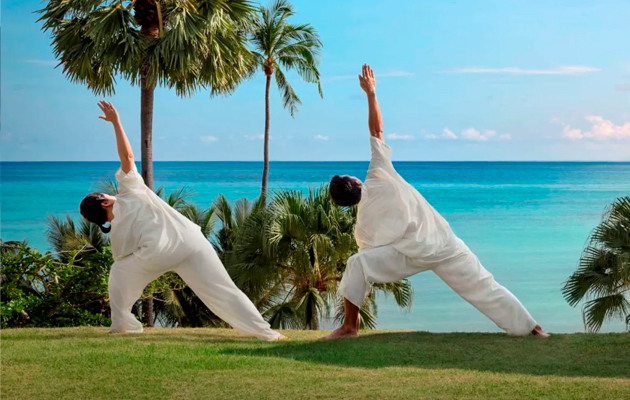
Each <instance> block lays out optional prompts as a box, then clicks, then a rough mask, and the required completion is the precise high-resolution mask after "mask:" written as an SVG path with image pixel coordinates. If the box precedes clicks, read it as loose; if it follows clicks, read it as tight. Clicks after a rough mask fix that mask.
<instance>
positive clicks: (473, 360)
mask: <svg viewBox="0 0 630 400" xmlns="http://www.w3.org/2000/svg"><path fill="white" fill-rule="evenodd" d="M289 335H290V334H289ZM222 352H223V353H224V354H239V355H246V356H258V357H276V358H286V359H291V360H297V361H303V362H308V363H319V364H327V365H337V366H344V367H358V368H368V369H375V368H385V367H413V368H427V369H440V368H457V369H462V370H475V371H485V372H496V373H520V374H529V375H556V376H575V377H578V376H592V377H609V378H630V361H629V360H630V334H600V335H583V334H574V335H553V336H552V337H551V338H550V339H547V340H544V339H539V338H535V337H525V338H515V337H509V336H506V335H502V334H479V333H452V334H431V333H425V332H408V333H402V332H401V333H379V334H369V335H365V336H361V337H359V338H356V339H344V340H338V341H325V342H324V341H315V342H313V341H308V342H283V343H277V344H275V345H274V346H273V347H267V348H260V349H242V348H227V349H224V350H223V351H222Z"/></svg>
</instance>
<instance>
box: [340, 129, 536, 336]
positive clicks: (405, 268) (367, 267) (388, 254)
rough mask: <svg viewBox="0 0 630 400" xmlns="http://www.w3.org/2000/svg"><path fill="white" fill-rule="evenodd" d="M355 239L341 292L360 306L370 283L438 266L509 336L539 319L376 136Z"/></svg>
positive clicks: (441, 274) (523, 331)
mask: <svg viewBox="0 0 630 400" xmlns="http://www.w3.org/2000/svg"><path fill="white" fill-rule="evenodd" d="M371 147H372V159H371V162H370V167H369V169H368V173H367V177H366V179H365V182H364V183H363V189H362V198H361V201H360V203H359V206H358V207H359V210H358V216H357V224H356V228H355V237H356V241H357V244H358V245H359V253H357V254H355V255H354V256H352V257H350V259H349V260H348V264H347V267H346V272H345V273H344V276H343V278H342V281H341V283H340V286H339V293H340V294H341V295H342V296H343V297H345V298H346V299H348V300H349V301H350V302H351V303H353V304H354V305H356V306H358V307H360V306H361V304H362V303H363V300H364V299H365V297H366V296H367V295H368V294H369V292H370V283H371V282H377V283H389V282H395V281H398V280H401V279H405V278H408V277H410V276H412V275H415V274H417V273H419V272H422V271H426V270H432V271H433V272H435V273H436V274H437V275H438V276H439V277H440V278H441V279H442V280H444V281H445V282H446V284H448V285H449V286H450V287H451V288H452V289H453V290H454V291H455V292H457V293H458V294H459V295H460V296H462V297H463V298H464V299H465V300H467V301H468V302H469V303H471V304H472V305H473V306H475V307H476V308H477V309H478V310H479V311H481V312H482V313H484V314H485V315H486V316H487V317H489V318H490V319H491V320H492V321H494V322H495V323H496V324H497V325H498V326H499V327H500V328H502V329H504V330H505V331H507V333H508V334H513V335H526V334H529V333H530V332H531V331H532V330H533V329H534V327H535V326H536V322H535V321H534V319H533V318H532V317H531V315H530V314H529V313H528V312H527V310H526V309H525V307H523V305H522V304H521V303H520V302H519V301H518V299H517V298H516V297H514V295H513V294H512V293H510V292H509V291H508V290H507V289H506V288H504V287H503V286H501V285H499V284H498V283H497V282H496V281H495V280H494V278H493V276H492V275H491V274H490V273H489V272H488V271H487V270H486V269H485V268H484V267H483V266H482V265H481V263H480V262H479V260H478V259H477V257H476V256H475V255H474V253H472V251H470V249H469V248H468V247H467V246H466V245H465V244H464V242H463V241H462V240H461V239H459V238H458V237H457V236H456V235H455V233H454V232H453V230H452V229H451V227H450V225H449V224H448V222H446V220H445V219H444V218H443V217H442V216H441V215H440V214H439V213H438V212H437V211H436V210H435V209H434V208H433V207H432V206H431V205H430V204H429V203H428V202H427V201H426V199H425V198H424V197H423V196H422V195H421V194H420V193H419V192H418V191H417V190H416V189H415V188H414V187H413V186H411V185H410V184H409V183H407V182H406V181H405V180H404V179H403V178H402V177H401V176H400V175H399V174H398V173H397V172H396V170H395V169H394V166H393V164H392V161H391V154H392V151H391V148H390V147H389V146H388V145H386V144H385V143H384V142H382V141H381V140H379V139H377V138H374V137H372V138H371Z"/></svg>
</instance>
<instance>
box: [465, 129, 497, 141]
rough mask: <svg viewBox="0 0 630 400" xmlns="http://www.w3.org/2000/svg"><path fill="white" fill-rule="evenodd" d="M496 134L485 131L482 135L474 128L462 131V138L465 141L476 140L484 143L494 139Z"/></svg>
mask: <svg viewBox="0 0 630 400" xmlns="http://www.w3.org/2000/svg"><path fill="white" fill-rule="evenodd" d="M496 134H497V133H496V132H495V131H485V132H484V133H480V132H479V131H478V130H476V129H474V128H468V129H464V130H463V131H462V138H463V139H467V140H476V141H481V142H485V141H487V140H489V139H492V138H493V137H495V136H496Z"/></svg>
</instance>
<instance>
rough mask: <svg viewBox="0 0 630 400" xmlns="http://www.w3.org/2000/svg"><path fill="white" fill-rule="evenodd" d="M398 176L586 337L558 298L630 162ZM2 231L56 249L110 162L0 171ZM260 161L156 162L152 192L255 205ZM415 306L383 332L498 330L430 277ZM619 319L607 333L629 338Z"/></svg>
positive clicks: (548, 312) (276, 168)
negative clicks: (55, 224)
mask: <svg viewBox="0 0 630 400" xmlns="http://www.w3.org/2000/svg"><path fill="white" fill-rule="evenodd" d="M394 164H395V166H396V168H397V170H398V171H399V173H400V174H401V175H402V176H403V177H404V178H405V179H406V180H407V181H408V182H409V183H411V184H412V185H414V186H415V187H416V188H417V189H418V190H419V191H420V192H421V193H422V194H423V195H424V196H425V197H426V198H427V200H428V201H429V202H431V204H433V206H434V207H435V208H436V209H437V210H438V211H439V212H440V213H442V215H444V216H445V217H446V219H447V220H448V221H449V223H450V224H451V226H452V227H453V229H454V230H455V232H456V233H457V235H458V236H460V237H461V238H462V239H463V240H464V241H465V242H466V243H467V244H468V246H469V247H470V248H471V249H472V250H473V251H474V252H475V253H476V254H477V255H478V256H479V258H480V260H481V261H482V263H483V264H484V265H485V267H486V268H487V269H488V270H489V271H490V272H491V273H493V275H494V276H495V278H496V279H497V281H498V282H499V283H501V284H502V285H504V286H506V287H507V288H508V289H510V290H511V291H512V292H513V293H514V294H515V295H516V296H517V297H518V298H519V299H520V300H521V302H522V303H523V304H524V305H525V306H526V307H527V308H528V309H529V311H530V312H531V314H532V315H533V316H534V318H536V319H537V320H538V322H539V323H540V324H541V325H542V326H543V327H544V328H546V329H547V330H549V331H551V332H580V331H583V330H584V329H583V324H582V317H581V312H580V308H579V307H578V308H577V309H574V308H571V307H569V306H568V305H567V303H566V302H565V301H564V299H563V298H562V295H561V288H562V285H563V282H564V281H565V280H566V278H567V277H568V276H569V275H570V274H571V273H572V271H574V270H575V267H576V265H577V262H578V259H579V257H580V254H581V252H582V249H583V247H584V245H585V243H586V240H587V239H588V236H589V234H590V232H591V230H592V229H593V228H594V227H595V226H596V225H597V223H598V222H599V221H600V220H601V216H602V212H603V211H604V210H605V208H606V207H607V206H608V204H610V203H611V202H612V201H613V200H614V199H615V198H617V197H620V196H626V195H629V194H630V163H564V162H557V163H545V162H531V163H530V162H397V163H394ZM367 166H368V163H367V162H274V163H272V164H271V175H270V189H271V190H285V189H295V190H304V191H306V190H308V188H309V187H319V186H320V185H321V184H322V183H325V182H327V181H328V180H329V179H330V177H331V176H333V175H334V174H350V175H356V176H358V177H360V178H363V177H364V176H365V172H366V170H367ZM0 168H1V187H0V190H1V192H0V207H1V221H0V222H1V225H0V235H1V237H2V239H3V240H5V241H7V240H23V239H28V241H29V243H30V244H31V245H32V246H34V247H36V248H38V249H39V250H40V251H46V250H49V249H50V247H49V245H48V244H47V243H46V240H45V227H46V225H45V222H46V219H47V217H48V216H49V215H56V216H59V217H65V215H66V214H69V215H71V216H72V217H74V218H75V219H76V220H78V218H79V213H78V205H79V202H80V201H81V199H82V198H83V196H84V195H85V194H86V193H88V192H90V191H92V190H93V189H94V188H95V187H96V185H97V184H98V183H99V182H100V181H103V180H109V179H113V176H114V173H115V172H116V168H117V163H114V162H24V163H7V162H3V163H1V164H0ZM261 171H262V164H261V163H258V162H156V163H155V184H156V187H157V186H158V185H164V187H165V188H166V190H167V191H168V190H172V189H177V188H180V187H182V186H186V187H188V188H190V189H191V190H192V191H194V193H195V194H196V196H195V197H193V198H192V200H193V201H194V202H196V203H197V204H199V205H202V206H209V205H210V204H211V203H212V201H213V200H214V199H215V198H216V196H217V195H219V194H221V193H222V194H224V195H225V196H226V197H227V198H229V199H230V200H236V199H238V198H241V197H248V198H250V199H253V198H255V197H256V196H257V195H258V193H259V189H260V177H261ZM411 282H412V283H413V287H414V291H415V296H414V300H413V306H412V308H411V310H409V311H405V310H401V309H399V308H398V307H397V306H396V305H395V304H394V302H393V299H391V298H380V299H379V313H378V328H379V329H409V330H428V331H433V332H452V331H492V332H494V331H499V329H498V328H497V327H496V326H494V324H493V323H492V322H490V321H489V320H487V319H486V318H485V317H484V316H483V315H482V314H480V313H479V312H478V311H477V310H476V309H474V308H473V307H472V306H470V305H469V304H467V303H466V302H465V301H464V300H462V299H461V298H459V297H458V296H457V295H456V294H455V293H453V292H452V291H451V290H450V289H449V288H448V287H447V286H446V285H445V284H444V283H443V282H442V281H440V280H439V279H438V278H437V277H436V276H435V275H434V274H433V273H431V272H424V273H421V274H419V275H416V276H413V277H412V278H411ZM623 329H624V325H623V323H622V322H621V321H615V322H612V323H608V324H606V325H605V327H604V329H603V330H604V331H622V330H623Z"/></svg>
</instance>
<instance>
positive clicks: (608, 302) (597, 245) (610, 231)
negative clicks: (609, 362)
mask: <svg viewBox="0 0 630 400" xmlns="http://www.w3.org/2000/svg"><path fill="white" fill-rule="evenodd" d="M562 294H563V295H564V298H565V299H566V300H567V302H568V303H569V304H570V305H571V306H574V307H575V306H576V305H577V304H578V303H580V302H581V301H582V300H586V299H589V300H587V301H586V302H585V303H584V308H583V311H582V312H583V316H584V325H585V327H586V329H587V330H589V331H594V332H597V331H599V330H600V329H601V327H602V324H603V323H604V321H605V320H609V319H614V318H622V319H625V322H626V325H627V326H628V328H630V302H629V301H628V294H630V196H627V197H621V198H619V199H617V200H615V201H614V202H613V203H612V204H611V205H610V207H609V208H608V209H607V210H606V213H605V214H604V217H603V219H602V222H601V223H600V224H599V226H597V228H595V230H594V231H593V233H592V234H591V237H590V240H589V243H588V245H587V246H586V248H585V249H584V252H583V253H582V257H581V258H580V263H579V266H578V269H577V271H575V272H574V273H573V275H571V276H570V277H569V279H568V280H567V282H566V283H565V285H564V288H563V290H562Z"/></svg>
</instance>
